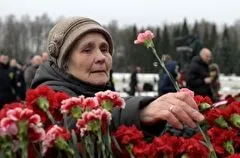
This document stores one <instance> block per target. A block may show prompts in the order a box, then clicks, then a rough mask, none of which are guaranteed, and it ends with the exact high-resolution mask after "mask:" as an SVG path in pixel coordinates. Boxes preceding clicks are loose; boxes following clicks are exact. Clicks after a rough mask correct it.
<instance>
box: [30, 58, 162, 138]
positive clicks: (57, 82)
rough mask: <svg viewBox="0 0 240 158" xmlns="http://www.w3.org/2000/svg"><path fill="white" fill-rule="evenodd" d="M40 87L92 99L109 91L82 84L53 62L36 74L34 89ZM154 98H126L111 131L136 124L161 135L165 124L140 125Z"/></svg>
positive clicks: (115, 115) (115, 116)
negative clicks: (141, 115) (141, 113)
mask: <svg viewBox="0 0 240 158" xmlns="http://www.w3.org/2000/svg"><path fill="white" fill-rule="evenodd" d="M39 85H48V86H50V87H51V88H53V89H54V90H57V91H63V92H66V93H68V94H70V95H71V96H79V95H84V96H86V97H92V96H94V94H95V93H96V92H99V91H105V90H107V89H109V87H108V86H105V87H99V86H93V85H90V84H88V83H85V82H82V81H80V80H78V79H77V78H75V77H74V76H72V75H70V74H68V73H65V72H63V71H61V70H60V69H59V68H58V67H57V66H56V65H55V64H54V63H53V62H51V61H49V62H45V63H44V64H42V65H41V66H40V67H39V69H38V70H37V72H36V75H35V78H34V80H33V82H32V88H36V87H37V86H39ZM153 100H154V98H152V97H129V98H126V99H125V101H126V107H125V109H121V110H119V109H114V110H113V112H112V117H113V118H112V124H111V129H112V130H115V129H117V127H118V126H120V125H122V124H125V125H132V124H135V125H136V126H137V127H138V128H141V129H143V130H144V131H145V132H146V133H153V134H159V133H160V131H161V130H163V128H164V126H165V122H160V124H161V125H157V126H156V127H155V128H149V127H143V126H141V123H140V109H142V108H144V106H145V105H147V104H149V103H150V102H151V101H153ZM145 129H146V130H145Z"/></svg>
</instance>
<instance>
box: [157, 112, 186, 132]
mask: <svg viewBox="0 0 240 158" xmlns="http://www.w3.org/2000/svg"><path fill="white" fill-rule="evenodd" d="M158 116H159V120H166V121H167V122H168V123H169V124H171V125H172V126H173V127H175V128H178V129H182V128H183V125H182V123H181V122H180V121H179V120H178V119H177V118H176V116H175V115H174V114H172V113H171V112H170V111H168V110H163V111H161V112H160V113H159V115H158Z"/></svg>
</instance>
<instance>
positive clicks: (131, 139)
mask: <svg viewBox="0 0 240 158" xmlns="http://www.w3.org/2000/svg"><path fill="white" fill-rule="evenodd" d="M113 135H114V136H115V137H116V139H117V140H118V142H119V143H120V145H128V144H133V145H134V144H137V143H138V141H140V140H142V139H143V133H142V131H140V130H138V129H137V128H136V126H134V125H132V126H130V127H127V126H125V125H121V126H120V127H118V129H117V131H116V132H115V133H114V134H113Z"/></svg>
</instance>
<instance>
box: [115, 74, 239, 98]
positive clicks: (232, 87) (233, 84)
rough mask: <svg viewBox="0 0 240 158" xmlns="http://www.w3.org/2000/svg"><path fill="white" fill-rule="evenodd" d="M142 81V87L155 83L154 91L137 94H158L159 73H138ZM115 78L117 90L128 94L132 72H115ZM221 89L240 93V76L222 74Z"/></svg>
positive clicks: (224, 92)
mask: <svg viewBox="0 0 240 158" xmlns="http://www.w3.org/2000/svg"><path fill="white" fill-rule="evenodd" d="M138 78H139V81H140V86H141V87H142V86H143V84H144V83H151V84H152V85H153V89H154V91H151V92H140V93H136V95H143V96H156V95H157V83H158V80H159V76H158V74H138ZM113 79H114V83H115V88H116V91H118V92H120V94H121V96H123V97H124V96H127V95H128V94H127V93H126V91H128V90H129V89H130V87H129V82H130V73H114V74H113ZM220 82H221V90H220V94H223V96H225V95H228V94H232V95H235V94H237V93H240V84H239V83H240V77H239V76H234V75H233V76H224V75H220Z"/></svg>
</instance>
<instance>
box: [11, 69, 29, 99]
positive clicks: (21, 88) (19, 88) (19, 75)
mask: <svg viewBox="0 0 240 158" xmlns="http://www.w3.org/2000/svg"><path fill="white" fill-rule="evenodd" d="M10 69H11V71H12V72H14V74H15V81H14V82H15V87H16V95H17V96H18V97H19V99H21V100H24V99H25V93H26V83H25V79H24V72H23V70H21V69H19V68H17V67H11V68H10Z"/></svg>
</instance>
